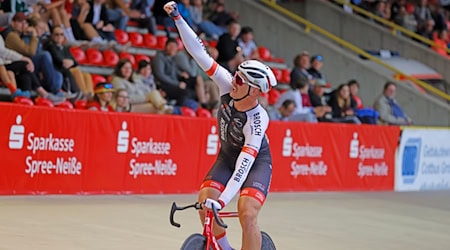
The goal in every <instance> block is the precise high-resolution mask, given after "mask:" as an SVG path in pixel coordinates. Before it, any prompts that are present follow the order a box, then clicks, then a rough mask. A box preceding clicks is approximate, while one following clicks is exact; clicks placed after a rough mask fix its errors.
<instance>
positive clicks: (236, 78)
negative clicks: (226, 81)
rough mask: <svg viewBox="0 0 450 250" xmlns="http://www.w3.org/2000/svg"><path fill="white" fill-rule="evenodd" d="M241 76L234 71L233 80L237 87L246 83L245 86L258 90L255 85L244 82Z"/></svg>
mask: <svg viewBox="0 0 450 250" xmlns="http://www.w3.org/2000/svg"><path fill="white" fill-rule="evenodd" d="M241 74H242V73H241V72H239V71H236V73H235V74H234V79H235V81H236V84H237V85H239V86H242V85H244V83H246V84H248V85H250V86H251V87H254V88H259V87H258V86H256V85H255V84H253V83H251V82H249V81H247V80H245V79H244V77H243V76H242V75H241Z"/></svg>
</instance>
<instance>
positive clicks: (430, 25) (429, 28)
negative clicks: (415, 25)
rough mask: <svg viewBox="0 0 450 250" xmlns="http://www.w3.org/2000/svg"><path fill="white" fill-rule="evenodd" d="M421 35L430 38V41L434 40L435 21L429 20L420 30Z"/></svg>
mask: <svg viewBox="0 0 450 250" xmlns="http://www.w3.org/2000/svg"><path fill="white" fill-rule="evenodd" d="M418 33H419V35H421V36H423V37H425V38H428V39H430V40H433V38H434V20H433V19H428V20H427V21H426V22H425V23H424V25H423V26H422V27H421V28H419V29H418Z"/></svg>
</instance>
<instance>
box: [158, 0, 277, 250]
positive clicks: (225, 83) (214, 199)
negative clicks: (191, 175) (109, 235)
mask: <svg viewBox="0 0 450 250" xmlns="http://www.w3.org/2000/svg"><path fill="white" fill-rule="evenodd" d="M164 10H165V11H166V12H167V14H169V16H171V17H172V18H173V19H174V21H175V25H176V26H177V29H178V32H179V35H180V37H181V40H182V41H183V43H184V46H185V48H186V50H187V51H188V52H189V53H190V54H191V55H192V57H193V58H194V59H195V60H196V61H197V63H198V64H199V65H200V67H201V68H202V69H203V70H205V71H206V73H207V74H208V75H209V76H210V77H211V78H212V79H213V80H214V82H215V83H216V84H217V85H218V86H219V90H220V96H221V97H220V99H221V100H220V101H221V103H220V107H219V109H218V114H217V118H218V125H219V136H220V143H221V148H220V152H219V155H218V157H217V160H216V162H215V163H214V165H213V166H212V168H211V169H210V170H209V172H208V173H207V174H206V177H205V179H204V181H203V183H202V185H201V187H200V192H199V197H198V199H199V201H200V202H203V201H204V202H205V206H206V207H207V208H209V209H211V207H212V204H214V206H215V207H216V208H218V209H222V208H224V207H225V206H226V205H227V204H228V203H229V202H230V201H231V200H232V199H233V197H234V196H235V195H236V194H237V192H238V191H239V190H240V197H239V200H238V213H239V221H240V223H241V227H242V249H245V250H250V249H258V250H259V249H261V233H260V230H259V227H258V222H257V216H258V213H259V211H260V210H261V207H262V205H263V204H264V201H265V198H266V196H267V193H268V190H269V186H270V180H271V176H272V157H271V154H270V149H269V144H268V140H267V138H266V134H265V132H266V129H267V126H268V124H269V117H268V115H267V112H266V111H265V110H264V108H263V107H262V106H261V105H259V103H258V96H260V94H261V92H263V93H267V92H268V91H269V90H270V89H271V88H272V87H274V86H275V85H276V84H277V81H276V79H275V76H274V74H273V72H272V70H271V69H270V68H269V67H268V66H266V65H264V64H263V63H261V62H259V61H256V60H248V61H244V62H242V63H241V64H240V65H239V66H238V68H237V71H236V73H235V74H234V77H233V75H232V74H231V73H230V72H229V71H227V70H226V69H225V68H223V67H222V66H220V65H219V64H218V63H217V62H216V61H214V60H213V59H212V58H211V57H210V56H209V54H208V53H207V52H206V50H205V47H204V45H203V43H202V42H201V40H200V38H198V37H197V35H196V34H195V33H194V31H193V30H192V29H191V28H190V27H189V25H188V24H187V23H186V22H185V20H184V19H183V18H182V17H181V16H180V14H179V12H178V9H177V5H176V3H175V2H173V1H171V2H169V3H167V4H165V5H164ZM200 218H201V220H202V223H204V219H205V212H204V211H203V210H201V212H200ZM214 235H215V236H216V239H217V243H218V244H219V245H220V247H221V249H223V250H228V249H231V247H230V244H229V243H228V240H227V238H226V235H225V230H224V229H223V228H220V227H215V228H214Z"/></svg>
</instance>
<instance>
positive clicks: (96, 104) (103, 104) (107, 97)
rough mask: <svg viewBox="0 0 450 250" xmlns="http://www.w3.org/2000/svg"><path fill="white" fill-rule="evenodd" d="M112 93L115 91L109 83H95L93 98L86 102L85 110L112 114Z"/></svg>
mask: <svg viewBox="0 0 450 250" xmlns="http://www.w3.org/2000/svg"><path fill="white" fill-rule="evenodd" d="M113 92H115V90H114V87H113V85H112V84H111V83H107V82H99V83H97V85H95V88H94V93H95V94H94V98H93V99H92V100H91V101H89V102H88V104H87V109H89V110H96V111H104V112H113V111H114V108H113V107H112V106H111V105H110V103H111V101H112V97H113Z"/></svg>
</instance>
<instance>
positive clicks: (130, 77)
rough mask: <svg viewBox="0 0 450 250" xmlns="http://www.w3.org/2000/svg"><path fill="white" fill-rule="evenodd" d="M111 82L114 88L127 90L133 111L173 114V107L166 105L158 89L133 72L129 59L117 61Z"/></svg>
mask: <svg viewBox="0 0 450 250" xmlns="http://www.w3.org/2000/svg"><path fill="white" fill-rule="evenodd" d="M111 82H112V84H113V85H114V88H116V89H126V90H127V92H128V94H129V102H130V104H132V107H131V112H137V113H169V114H171V113H172V111H173V108H172V107H170V106H166V103H167V101H166V100H165V99H164V98H163V97H161V95H160V94H159V92H158V91H157V90H156V89H153V90H152V89H150V87H149V86H148V85H145V84H144V82H143V81H142V78H140V77H136V76H135V75H134V74H133V65H132V64H131V62H130V60H128V59H122V60H120V61H119V63H117V65H116V67H115V68H114V72H113V78H112V80H111Z"/></svg>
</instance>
